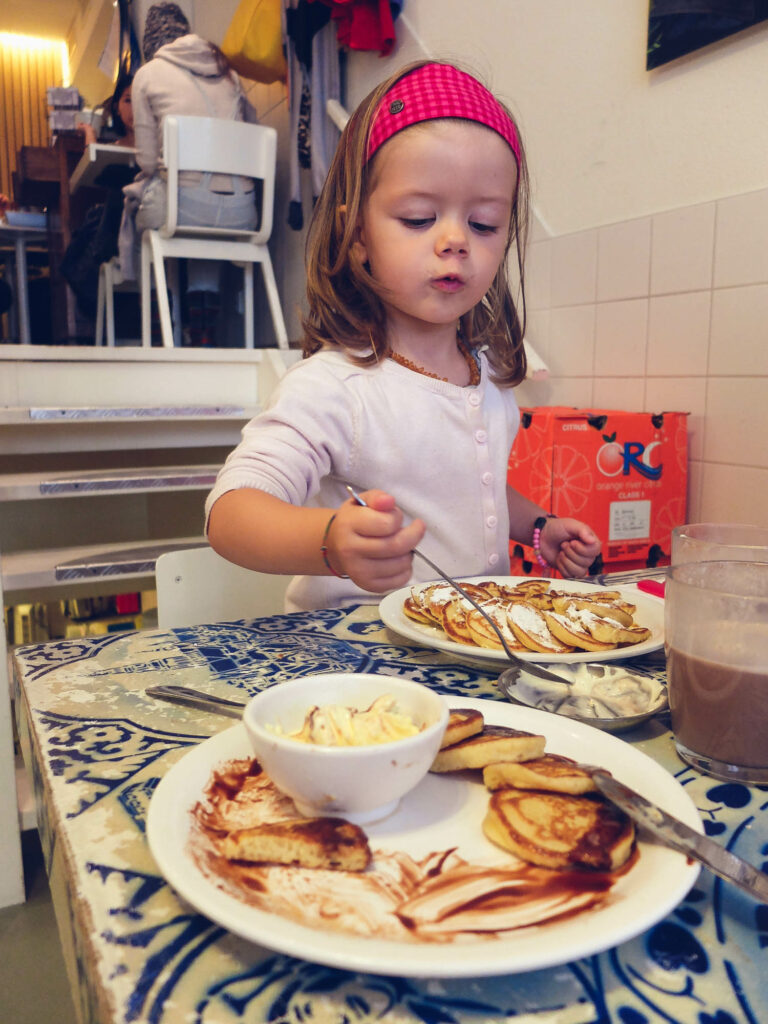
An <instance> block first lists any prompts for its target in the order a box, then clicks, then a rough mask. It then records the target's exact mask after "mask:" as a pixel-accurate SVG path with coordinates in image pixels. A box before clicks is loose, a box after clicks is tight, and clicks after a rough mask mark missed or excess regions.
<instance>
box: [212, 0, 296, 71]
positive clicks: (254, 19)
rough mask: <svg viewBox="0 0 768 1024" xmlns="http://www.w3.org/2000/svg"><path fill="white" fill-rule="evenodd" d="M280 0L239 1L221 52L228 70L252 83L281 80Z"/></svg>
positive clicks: (282, 55) (284, 67) (285, 69)
mask: <svg viewBox="0 0 768 1024" xmlns="http://www.w3.org/2000/svg"><path fill="white" fill-rule="evenodd" d="M280 4H281V0H240V5H239V6H238V8H237V10H236V11H235V15H234V17H233V18H232V21H231V22H230V25H229V28H228V29H227V33H226V35H225V36H224V42H223V43H222V44H221V49H222V52H223V54H224V56H225V57H226V58H227V59H228V60H229V62H230V64H231V65H232V67H233V68H234V69H235V71H237V73H238V74H239V75H243V77H244V78H251V79H253V81H255V82H264V83H265V84H267V85H269V84H270V83H271V82H277V81H285V79H286V76H287V67H286V63H285V54H284V53H283V32H282V25H281V20H280V13H281V11H280Z"/></svg>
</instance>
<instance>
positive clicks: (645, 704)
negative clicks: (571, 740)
mask: <svg viewBox="0 0 768 1024" xmlns="http://www.w3.org/2000/svg"><path fill="white" fill-rule="evenodd" d="M542 667H544V666H542ZM557 673H558V675H561V676H563V677H564V678H565V679H568V680H569V681H568V682H563V683H556V682H553V681H550V680H547V679H539V678H537V677H536V676H533V675H530V674H528V673H526V671H525V669H522V671H521V672H520V675H519V677H518V678H517V679H515V678H514V674H515V673H512V672H510V673H507V672H503V673H502V674H501V676H500V677H499V680H498V686H499V689H500V690H501V692H502V693H503V694H504V695H505V696H506V697H507V698H508V699H510V700H512V701H513V702H518V703H520V704H526V705H527V706H528V707H532V708H539V709H540V710H541V711H552V712H554V713H555V714H558V715H565V716H566V717H568V718H575V719H578V720H579V721H581V722H586V723H587V724H588V725H594V726H596V727H597V728H598V729H604V730H606V731H608V732H622V731H624V730H625V729H631V728H633V727H634V726H636V725H639V724H640V723H641V722H644V721H646V720H647V719H649V718H651V717H653V715H656V714H658V713H659V712H660V711H663V710H664V709H665V708H666V707H667V690H666V687H665V686H664V685H663V683H660V682H659V681H658V680H657V679H655V678H654V677H653V676H651V675H645V674H643V673H641V672H636V671H633V670H632V669H629V668H626V667H625V666H623V665H621V664H616V663H614V662H610V663H598V662H595V663H590V662H581V663H578V664H573V665H558V666H557Z"/></svg>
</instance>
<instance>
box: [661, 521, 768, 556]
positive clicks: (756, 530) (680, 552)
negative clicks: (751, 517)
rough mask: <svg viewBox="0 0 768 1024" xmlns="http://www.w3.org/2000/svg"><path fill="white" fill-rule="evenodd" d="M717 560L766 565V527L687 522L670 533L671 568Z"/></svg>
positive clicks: (767, 538)
mask: <svg viewBox="0 0 768 1024" xmlns="http://www.w3.org/2000/svg"><path fill="white" fill-rule="evenodd" d="M720 559H727V560H728V561H738V562H768V528H766V527H764V526H749V525H746V524H745V523H689V524H688V525H686V526H676V527H675V528H674V530H673V531H672V565H679V564H680V563H681V562H714V561H719V560H720Z"/></svg>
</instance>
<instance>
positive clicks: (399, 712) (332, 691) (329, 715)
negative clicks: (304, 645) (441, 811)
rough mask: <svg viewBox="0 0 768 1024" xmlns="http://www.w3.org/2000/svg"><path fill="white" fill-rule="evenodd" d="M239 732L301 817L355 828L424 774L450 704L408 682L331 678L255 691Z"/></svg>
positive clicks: (388, 807) (391, 806)
mask: <svg viewBox="0 0 768 1024" xmlns="http://www.w3.org/2000/svg"><path fill="white" fill-rule="evenodd" d="M243 724H244V725H245V728H246V731H247V733H248V737H249V739H250V743H251V747H252V749H253V752H254V754H255V756H256V758H257V760H258V761H259V763H260V764H261V767H262V768H263V769H264V771H265V772H266V773H267V775H268V776H269V777H270V779H271V780H272V781H273V782H274V784H275V785H276V786H277V788H278V789H280V790H281V791H282V792H283V793H285V794H287V795H288V796H290V797H291V799H292V800H293V802H294V803H295V805H296V807H297V808H298V810H299V813H300V814H303V815H305V816H306V817H317V816H332V817H340V818H346V819H347V820H348V821H352V822H354V823H355V824H357V825H362V824H366V823H368V822H371V821H377V820H379V819H381V818H384V817H386V816H387V815H389V814H391V813H392V812H393V811H395V810H396V808H397V806H398V804H399V802H400V799H401V798H402V797H403V796H404V795H405V794H406V793H408V792H409V791H410V790H411V789H413V788H414V787H415V786H416V785H418V783H419V782H421V780H422V779H423V778H424V776H425V775H426V774H427V772H428V771H429V768H430V765H431V764H432V761H433V760H434V758H435V755H436V754H437V751H438V750H439V748H440V743H441V741H442V738H443V733H444V732H445V727H446V725H447V724H448V705H447V704H446V702H445V700H444V699H443V697H441V696H440V695H439V694H437V693H435V692H434V691H432V690H430V689H429V688H428V687H426V686H422V685H421V684H420V683H414V682H412V681H411V680H410V679H403V678H400V677H396V676H384V675H372V674H366V673H355V672H329V673H326V674H318V675H312V676H305V677H303V678H302V679H292V680H290V681H289V682H286V683H276V684H275V685H273V686H270V687H269V688H268V689H266V690H262V692H261V693H258V694H257V695H256V696H255V697H253V698H252V699H251V701H250V702H249V703H248V705H247V706H246V709H245V712H244V714H243Z"/></svg>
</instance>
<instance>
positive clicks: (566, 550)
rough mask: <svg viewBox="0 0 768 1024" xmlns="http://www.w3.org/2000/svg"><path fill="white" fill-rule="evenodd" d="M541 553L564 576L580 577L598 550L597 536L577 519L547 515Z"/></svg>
mask: <svg viewBox="0 0 768 1024" xmlns="http://www.w3.org/2000/svg"><path fill="white" fill-rule="evenodd" d="M539 545H540V547H541V553H542V555H543V556H544V558H546V560H547V561H548V562H549V564H550V565H552V566H554V567H555V568H556V569H557V570H558V571H559V572H561V573H562V575H563V576H570V577H571V578H573V579H579V578H580V577H582V576H586V575H587V573H588V572H589V567H590V565H592V563H593V562H594V560H595V559H596V558H597V556H598V555H599V554H600V548H601V544H600V540H599V538H598V537H597V536H596V535H595V534H594V533H593V531H592V530H591V529H590V528H589V527H588V526H587V525H586V523H581V522H579V520H578V519H548V520H547V524H546V526H545V527H544V528H543V529H542V531H541V538H540V541H539Z"/></svg>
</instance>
